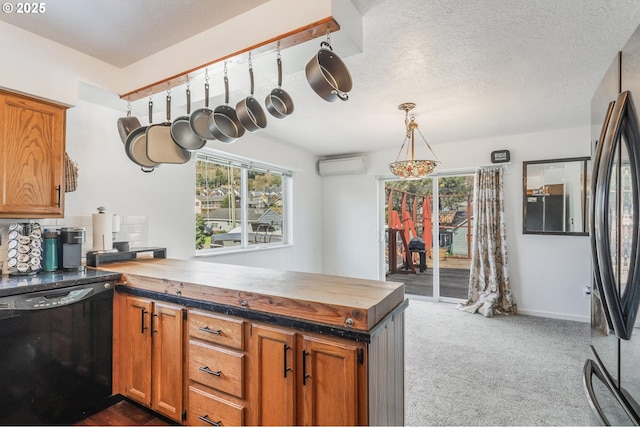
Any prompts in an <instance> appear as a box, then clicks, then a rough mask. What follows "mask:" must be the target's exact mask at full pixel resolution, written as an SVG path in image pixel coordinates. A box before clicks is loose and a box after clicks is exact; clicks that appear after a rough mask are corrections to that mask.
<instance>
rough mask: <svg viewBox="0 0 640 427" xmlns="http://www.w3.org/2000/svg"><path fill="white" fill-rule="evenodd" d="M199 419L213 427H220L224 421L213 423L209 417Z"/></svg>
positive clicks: (203, 416) (201, 416)
mask: <svg viewBox="0 0 640 427" xmlns="http://www.w3.org/2000/svg"><path fill="white" fill-rule="evenodd" d="M198 418H199V419H200V420H201V421H204V422H205V423H209V424H211V425H212V426H218V427H219V426H221V425H222V420H220V421H218V422H216V421H213V420H212V419H210V418H209V416H207V415H198Z"/></svg>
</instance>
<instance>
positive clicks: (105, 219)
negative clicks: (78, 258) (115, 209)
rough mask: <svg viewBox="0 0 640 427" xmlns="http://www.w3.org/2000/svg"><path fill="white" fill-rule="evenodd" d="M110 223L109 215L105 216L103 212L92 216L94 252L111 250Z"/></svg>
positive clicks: (111, 221) (111, 220)
mask: <svg viewBox="0 0 640 427" xmlns="http://www.w3.org/2000/svg"><path fill="white" fill-rule="evenodd" d="M112 223H113V219H112V218H111V215H107V214H105V213H104V212H102V213H97V214H93V215H92V224H93V250H94V251H110V250H111V249H113V235H112V234H111V228H112Z"/></svg>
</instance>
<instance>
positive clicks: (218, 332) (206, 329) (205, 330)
mask: <svg viewBox="0 0 640 427" xmlns="http://www.w3.org/2000/svg"><path fill="white" fill-rule="evenodd" d="M198 330H199V331H202V332H209V333H210V334H216V335H222V330H220V329H209V327H208V326H203V327H201V328H198Z"/></svg>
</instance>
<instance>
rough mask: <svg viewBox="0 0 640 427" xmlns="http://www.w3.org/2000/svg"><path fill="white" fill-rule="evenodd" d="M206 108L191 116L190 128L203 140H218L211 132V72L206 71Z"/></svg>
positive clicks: (199, 109)
mask: <svg viewBox="0 0 640 427" xmlns="http://www.w3.org/2000/svg"><path fill="white" fill-rule="evenodd" d="M204 81H205V84H204V107H203V108H198V109H197V110H195V111H194V112H193V113H191V115H190V116H189V126H191V130H192V131H193V133H195V134H196V135H198V136H199V137H200V138H202V139H216V137H215V136H214V135H213V134H212V133H211V132H209V116H211V115H212V114H213V110H212V109H211V108H209V72H208V70H205V73H204Z"/></svg>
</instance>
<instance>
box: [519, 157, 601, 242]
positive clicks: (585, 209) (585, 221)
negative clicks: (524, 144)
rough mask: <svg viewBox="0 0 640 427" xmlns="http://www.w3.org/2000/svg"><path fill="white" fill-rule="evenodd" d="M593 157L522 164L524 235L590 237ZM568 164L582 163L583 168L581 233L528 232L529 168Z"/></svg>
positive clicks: (534, 161) (535, 161)
mask: <svg viewBox="0 0 640 427" xmlns="http://www.w3.org/2000/svg"><path fill="white" fill-rule="evenodd" d="M590 161H591V157H568V158H564V159H549V160H533V161H526V162H522V234H547V235H562V236H588V235H589V221H590V218H589V197H590V186H589V179H590V176H591V170H590V169H589V166H590V165H589V162H590ZM568 162H582V163H583V165H582V168H583V170H584V174H583V176H582V184H581V186H582V191H581V194H580V197H581V204H582V230H581V231H545V230H527V197H528V195H527V168H528V166H529V165H540V164H549V163H568Z"/></svg>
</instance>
